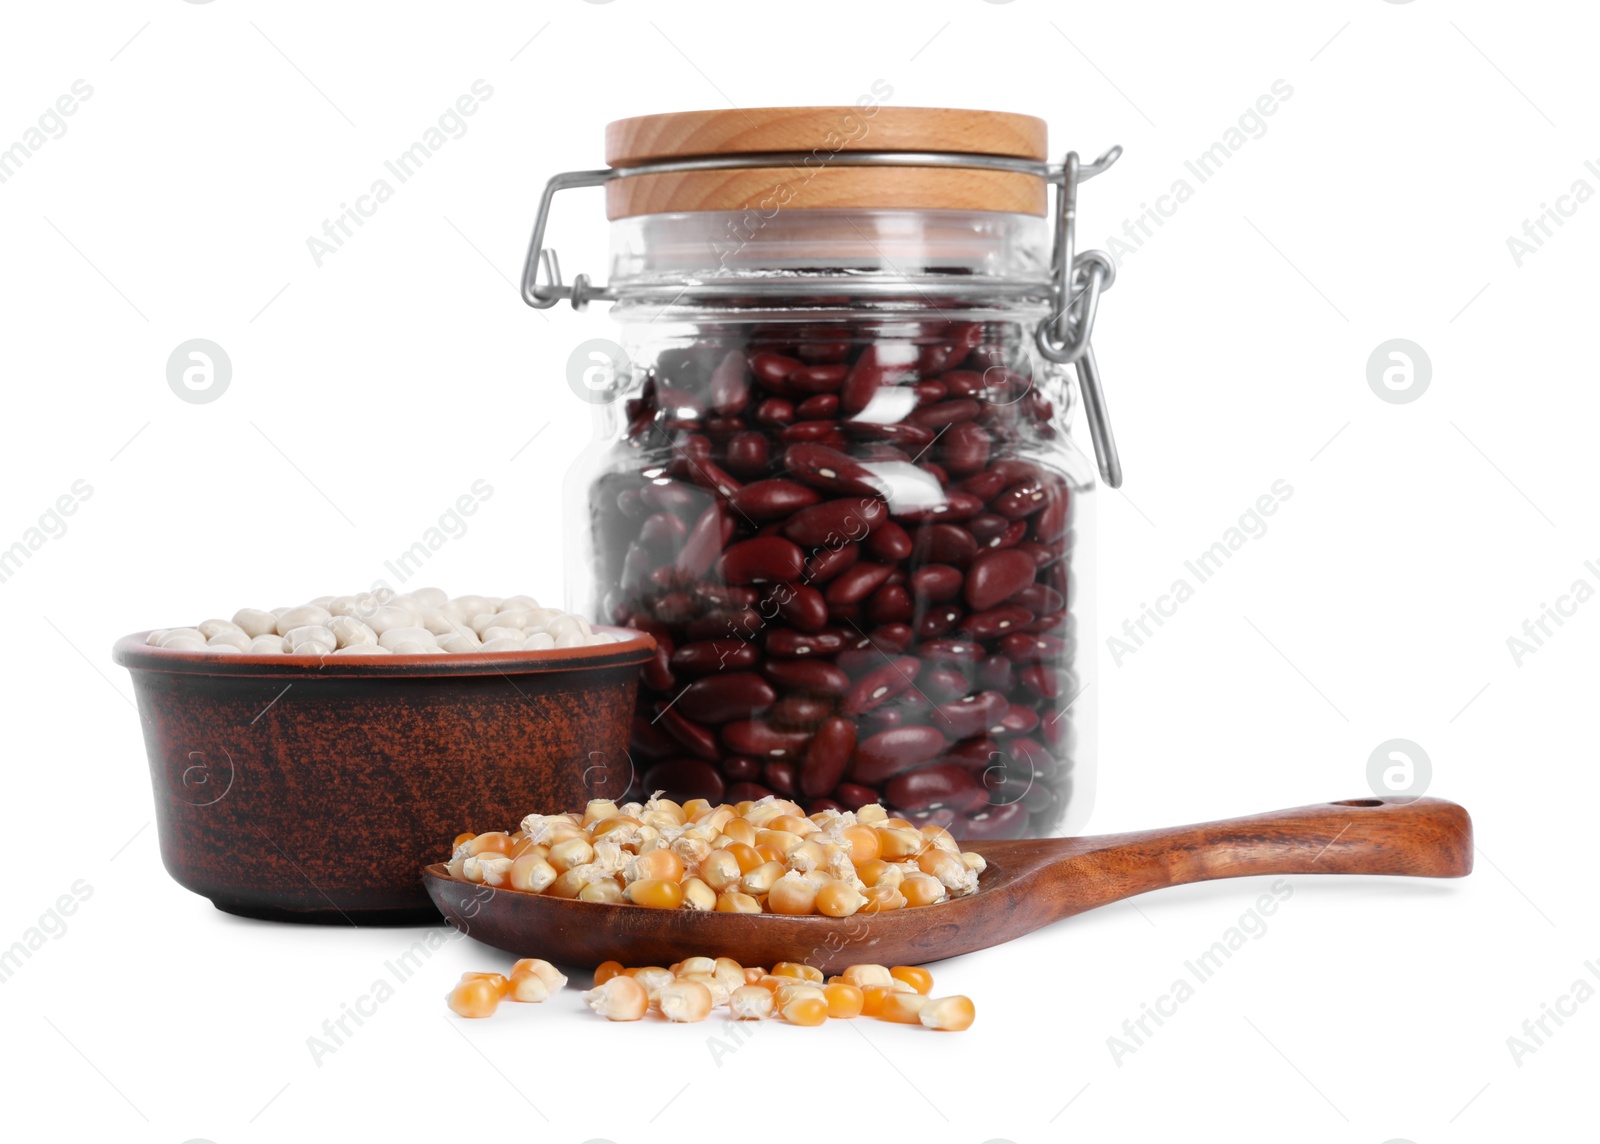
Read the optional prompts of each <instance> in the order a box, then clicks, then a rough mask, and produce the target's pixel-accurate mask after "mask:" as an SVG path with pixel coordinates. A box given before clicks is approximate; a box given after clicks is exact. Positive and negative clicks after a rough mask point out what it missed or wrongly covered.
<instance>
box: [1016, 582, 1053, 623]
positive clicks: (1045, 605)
mask: <svg viewBox="0 0 1600 1144" xmlns="http://www.w3.org/2000/svg"><path fill="white" fill-rule="evenodd" d="M1011 599H1012V602H1014V603H1016V604H1020V605H1021V606H1022V607H1024V608H1027V609H1028V611H1030V612H1033V613H1034V614H1036V615H1040V616H1045V615H1050V614H1052V613H1055V612H1059V611H1061V610H1062V609H1063V608H1065V607H1066V606H1067V601H1066V598H1065V597H1063V596H1062V595H1061V593H1060V592H1058V591H1056V590H1055V589H1054V588H1052V587H1050V586H1049V585H1047V584H1029V585H1028V586H1027V587H1026V588H1024V589H1023V590H1022V591H1020V592H1018V593H1016V595H1014V596H1012V597H1011Z"/></svg>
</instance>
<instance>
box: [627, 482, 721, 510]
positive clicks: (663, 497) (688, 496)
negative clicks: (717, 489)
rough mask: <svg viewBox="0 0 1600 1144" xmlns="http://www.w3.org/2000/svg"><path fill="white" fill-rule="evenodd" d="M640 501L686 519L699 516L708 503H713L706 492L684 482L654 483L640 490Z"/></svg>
mask: <svg viewBox="0 0 1600 1144" xmlns="http://www.w3.org/2000/svg"><path fill="white" fill-rule="evenodd" d="M639 499H640V500H641V501H643V502H644V503H645V504H646V505H649V506H650V508H652V509H664V510H665V511H667V512H675V513H677V514H679V515H680V516H683V517H685V518H688V517H691V516H695V515H697V514H698V513H700V512H702V511H704V509H705V507H706V505H707V504H708V503H713V501H712V498H711V497H710V496H708V495H707V494H706V493H705V491H704V490H702V489H697V488H695V487H694V486H693V485H690V484H685V483H684V482H683V481H661V482H660V483H656V482H652V483H650V484H648V485H646V486H645V487H644V488H642V489H640V490H639Z"/></svg>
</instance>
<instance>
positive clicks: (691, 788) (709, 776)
mask: <svg viewBox="0 0 1600 1144" xmlns="http://www.w3.org/2000/svg"><path fill="white" fill-rule="evenodd" d="M644 785H645V789H646V790H652V791H655V790H670V791H673V792H675V793H677V794H679V795H680V796H681V797H683V798H686V799H688V798H703V799H705V800H706V801H707V802H712V803H718V802H721V801H722V795H723V792H724V791H725V790H726V789H727V788H726V785H725V784H724V783H723V780H722V775H720V774H718V773H717V768H716V767H713V766H712V765H711V764H710V763H705V762H701V761H700V760H699V759H686V758H677V759H668V760H667V761H666V762H663V763H657V764H656V765H655V766H653V767H651V768H650V769H649V770H647V771H645V773H644Z"/></svg>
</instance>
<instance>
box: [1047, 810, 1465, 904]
mask: <svg viewBox="0 0 1600 1144" xmlns="http://www.w3.org/2000/svg"><path fill="white" fill-rule="evenodd" d="M1471 870H1472V820H1471V818H1470V817H1468V815H1467V812H1466V811H1465V810H1464V809H1463V808H1461V807H1459V806H1457V805H1456V804H1455V803H1453V802H1446V801H1445V800H1443V799H1437V798H1419V799H1409V800H1408V799H1395V798H1353V799H1348V800H1346V801H1343V802H1324V803H1317V804H1315V805H1313V806H1301V807H1296V808H1295V809H1293V810H1278V811H1270V812H1268V813H1266V814H1254V815H1250V816H1249V817H1247V818H1230V819H1224V820H1223V821H1220V822H1202V823H1199V824H1196V825H1194V826H1174V827H1169V828H1167V829H1163V830H1144V831H1139V832H1137V833H1134V834H1108V835H1102V836H1100V837H1091V838H1080V839H1071V840H1069V841H1068V853H1067V854H1066V855H1064V856H1063V857H1062V858H1060V859H1059V860H1057V861H1056V862H1054V863H1052V864H1051V865H1050V866H1049V867H1048V869H1047V871H1046V874H1047V877H1048V880H1049V882H1050V889H1051V891H1053V893H1052V894H1051V896H1052V897H1056V898H1057V902H1056V905H1057V907H1058V908H1059V909H1062V912H1061V914H1060V916H1063V917H1064V916H1067V915H1068V914H1075V913H1079V912H1081V911H1083V910H1086V909H1091V908H1093V907H1095V906H1099V905H1105V904H1106V903H1107V902H1113V901H1118V900H1121V899H1123V898H1128V897H1132V896H1133V895H1134V894H1142V893H1144V892H1145V891H1147V890H1157V889H1160V888H1161V887H1163V886H1177V885H1182V884H1184V883H1186V882H1204V881H1209V880H1211V879H1215V878H1240V877H1244V876H1246V875H1250V874H1402V875H1407V876H1410V877H1414V878H1460V877H1462V876H1464V875H1466V874H1468V873H1470V872H1471Z"/></svg>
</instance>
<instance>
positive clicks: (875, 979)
mask: <svg viewBox="0 0 1600 1144" xmlns="http://www.w3.org/2000/svg"><path fill="white" fill-rule="evenodd" d="M841 976H843V977H844V979H845V980H846V981H848V982H849V983H850V984H851V985H858V986H860V987H861V988H863V989H865V988H866V987H867V986H868V985H888V984H889V983H890V982H892V981H893V980H894V977H893V976H891V975H890V973H889V967H888V966H887V965H872V964H865V965H849V966H846V967H845V971H844V973H843V974H842V975H841Z"/></svg>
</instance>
